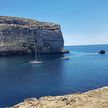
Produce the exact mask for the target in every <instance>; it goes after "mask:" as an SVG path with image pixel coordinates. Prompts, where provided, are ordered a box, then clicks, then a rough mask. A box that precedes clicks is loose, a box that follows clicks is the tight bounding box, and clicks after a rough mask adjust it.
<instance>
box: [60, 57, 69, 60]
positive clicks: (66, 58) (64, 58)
mask: <svg viewBox="0 0 108 108" xmlns="http://www.w3.org/2000/svg"><path fill="white" fill-rule="evenodd" d="M60 59H61V60H69V57H62V58H60Z"/></svg>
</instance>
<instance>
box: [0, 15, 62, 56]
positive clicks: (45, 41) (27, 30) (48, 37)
mask: <svg viewBox="0 0 108 108" xmlns="http://www.w3.org/2000/svg"><path fill="white" fill-rule="evenodd" d="M34 41H36V45H37V50H38V52H40V53H61V52H62V51H63V47H64V40H63V36H62V32H61V29H60V25H58V24H54V23H47V22H39V21H36V20H32V19H27V18H19V17H8V16H0V55H9V54H18V55H19V54H29V53H33V51H34Z"/></svg>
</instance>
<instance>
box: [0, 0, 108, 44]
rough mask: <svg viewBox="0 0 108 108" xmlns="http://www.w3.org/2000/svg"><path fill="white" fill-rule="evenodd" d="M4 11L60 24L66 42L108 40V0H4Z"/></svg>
mask: <svg viewBox="0 0 108 108" xmlns="http://www.w3.org/2000/svg"><path fill="white" fill-rule="evenodd" d="M0 15H1V16H18V17H26V18H32V19H36V20H39V21H45V22H54V23H57V24H60V25H61V30H62V33H63V37H64V41H65V45H91V44H108V0H0Z"/></svg>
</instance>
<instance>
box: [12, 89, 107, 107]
mask: <svg viewBox="0 0 108 108" xmlns="http://www.w3.org/2000/svg"><path fill="white" fill-rule="evenodd" d="M12 108H108V87H103V88H99V89H96V90H91V91H88V92H85V93H77V94H69V95H64V96H54V97H52V96H47V97H42V98H40V99H36V98H30V99H26V100H24V102H22V103H20V104H17V105H15V106H13V107H12Z"/></svg>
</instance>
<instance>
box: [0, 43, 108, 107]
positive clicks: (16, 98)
mask: <svg viewBox="0 0 108 108" xmlns="http://www.w3.org/2000/svg"><path fill="white" fill-rule="evenodd" d="M65 49H67V50H69V51H70V53H69V54H64V55H61V54H47V55H38V59H39V60H41V61H43V63H42V64H30V63H29V62H30V61H31V60H33V59H34V57H32V56H16V57H15V56H14V57H0V108H3V107H7V106H12V105H15V104H16V103H19V102H21V101H23V100H24V99H26V98H30V97H36V98H39V97H41V96H47V95H52V96H55V95H63V94H69V93H76V92H84V91H88V90H91V89H95V88H99V87H103V86H107V85H108V52H107V53H106V54H105V55H100V54H98V53H97V52H98V51H99V50H101V49H104V50H106V51H108V45H92V46H89V45H88V46H68V47H65ZM63 56H64V57H69V60H63V59H61V58H62V57H63Z"/></svg>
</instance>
